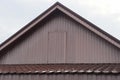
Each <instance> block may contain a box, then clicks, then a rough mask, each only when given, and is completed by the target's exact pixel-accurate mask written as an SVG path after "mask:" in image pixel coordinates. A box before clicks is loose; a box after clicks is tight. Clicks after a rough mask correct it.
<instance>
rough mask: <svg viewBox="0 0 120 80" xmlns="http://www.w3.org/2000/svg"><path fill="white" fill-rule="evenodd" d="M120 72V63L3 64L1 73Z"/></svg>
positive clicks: (0, 69)
mask: <svg viewBox="0 0 120 80" xmlns="http://www.w3.org/2000/svg"><path fill="white" fill-rule="evenodd" d="M81 73H82V74H120V63H113V64H112V63H107V64H106V63H101V64H13V65H11V64H3V65H0V74H81Z"/></svg>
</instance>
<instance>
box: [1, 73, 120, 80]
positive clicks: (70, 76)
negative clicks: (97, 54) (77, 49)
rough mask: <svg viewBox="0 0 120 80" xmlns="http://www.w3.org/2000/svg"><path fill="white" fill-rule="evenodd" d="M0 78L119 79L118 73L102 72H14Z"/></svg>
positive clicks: (20, 79) (37, 79)
mask: <svg viewBox="0 0 120 80" xmlns="http://www.w3.org/2000/svg"><path fill="white" fill-rule="evenodd" d="M0 80H120V75H110V74H109V75H104V74H103V75H102V74H96V75H95V74H43V75H42V74H35V75H34V74H29V75H28V74H19V75H17V74H14V75H10V74H7V75H0Z"/></svg>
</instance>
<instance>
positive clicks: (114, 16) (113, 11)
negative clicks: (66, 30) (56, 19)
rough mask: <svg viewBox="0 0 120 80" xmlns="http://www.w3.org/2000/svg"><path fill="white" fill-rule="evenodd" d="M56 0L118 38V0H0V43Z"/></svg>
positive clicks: (119, 34)
mask: <svg viewBox="0 0 120 80" xmlns="http://www.w3.org/2000/svg"><path fill="white" fill-rule="evenodd" d="M56 1H59V2H61V3H62V4H63V5H65V6H66V7H68V8H70V9H71V10H73V11H74V12H76V13H77V14H79V15H80V16H82V17H84V18H85V19H87V20H89V21H90V22H92V23H94V24H95V25H97V26H98V27H100V28H101V29H103V30H104V31H106V32H108V33H109V34H111V35H113V36H114V37H116V38H118V39H119V40H120V0H0V43H2V42H3V41H5V40H6V39H7V38H9V37H10V36H11V35H13V34H14V33H15V32H17V31H18V30H19V29H21V28H22V27H23V26H25V25H26V24H27V23H29V22H30V21H32V20H33V19H34V18H36V17H37V16H38V15H40V14H41V13H42V12H43V11H45V10H46V9H48V8H49V7H50V6H51V5H53V4H54V3H55V2H56Z"/></svg>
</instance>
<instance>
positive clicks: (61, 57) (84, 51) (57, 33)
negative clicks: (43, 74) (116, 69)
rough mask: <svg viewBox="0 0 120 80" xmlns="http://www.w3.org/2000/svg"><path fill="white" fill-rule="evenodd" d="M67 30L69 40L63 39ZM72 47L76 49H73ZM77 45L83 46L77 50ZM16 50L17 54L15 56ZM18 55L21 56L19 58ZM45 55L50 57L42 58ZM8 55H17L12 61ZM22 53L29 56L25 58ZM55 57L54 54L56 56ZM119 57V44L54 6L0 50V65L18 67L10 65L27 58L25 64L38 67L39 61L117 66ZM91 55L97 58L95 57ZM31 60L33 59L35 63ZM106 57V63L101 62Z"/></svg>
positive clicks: (92, 26) (82, 19)
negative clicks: (111, 64)
mask: <svg viewBox="0 0 120 80" xmlns="http://www.w3.org/2000/svg"><path fill="white" fill-rule="evenodd" d="M59 21H60V22H59ZM63 23H64V24H63ZM45 26H47V27H45ZM68 27H69V28H68ZM79 27H80V28H79ZM54 29H55V30H54ZM44 30H50V31H48V35H46V33H44ZM67 30H68V31H70V33H69V37H70V38H71V39H68V38H69V37H68V36H66V35H67ZM42 32H43V33H42ZM76 32H77V33H76ZM34 33H35V34H34ZM74 33H75V34H74ZM84 34H85V35H84ZM44 35H46V36H48V37H47V38H48V39H49V41H46V39H45V38H46V37H45V36H44ZM30 36H32V38H30ZM71 36H72V37H71ZM84 36H85V37H84ZM39 37H40V38H39ZM67 37H68V38H67ZM38 38H39V39H38ZM74 38H77V39H76V41H74V40H73V39H74ZM81 38H82V39H81ZM66 40H68V42H69V44H68V46H66V45H65V44H67V43H66ZM83 40H84V41H83ZM39 41H40V42H39ZM21 42H22V44H25V43H26V44H27V47H26V46H24V47H23V46H22V47H21V46H20V44H21ZM36 42H38V43H39V45H37V44H38V43H36ZM98 42H99V43H98ZM34 43H35V44H34ZM47 44H49V45H47ZM74 44H78V45H77V46H75V45H74ZM81 44H82V45H83V46H81ZM16 45H17V47H16ZM51 45H52V46H51ZM58 45H59V46H58ZM91 46H92V47H91ZM20 48H21V51H20V52H19V49H20ZM28 48H30V49H28ZM38 48H39V49H38ZM46 48H48V51H46V50H45V49H46ZM54 48H55V49H54ZM66 48H69V51H66ZM14 49H16V50H14ZM32 49H34V50H32ZM95 49H96V50H95ZM37 50H38V51H37ZM18 52H19V54H22V55H23V56H22V55H19V54H18ZM36 52H37V53H39V55H35V54H34V53H36ZM47 52H49V53H51V54H52V55H51V54H45V53H47ZM6 53H7V56H8V57H10V58H11V59H10V60H9V59H8V58H6V57H5V56H4V55H5V54H6ZM12 53H15V54H18V55H17V56H15V57H16V58H15V57H13V56H14V54H12ZM25 53H31V54H29V55H28V54H25ZM32 53H33V54H32ZM56 53H58V54H57V55H56ZM61 53H62V54H61ZM119 53H120V41H119V40H117V39H116V38H114V37H112V36H111V35H109V34H108V33H106V32H104V31H103V30H101V29H99V28H98V27H96V26H95V25H94V24H92V23H90V22H89V21H87V20H85V19H84V18H82V17H81V16H79V15H77V14H76V13H74V12H72V11H71V10H69V9H68V8H66V7H65V6H63V5H62V4H60V3H58V2H57V3H55V4H54V5H53V6H52V7H50V8H49V9H48V10H46V11H45V12H44V13H42V14H41V15H40V16H38V17H37V18H36V19H34V20H33V21H32V22H30V23H29V24H28V25H26V26H25V27H23V28H22V29H21V30H20V31H18V32H17V33H16V34H14V35H13V36H12V37H10V38H9V39H8V40H6V41H5V42H4V43H3V44H1V46H0V54H1V63H3V64H4V63H5V64H8V63H9V64H19V61H18V62H15V63H14V61H15V60H16V59H18V58H19V57H20V56H21V57H22V59H23V60H22V59H21V62H20V64H21V63H23V64H24V61H25V60H26V58H27V57H28V58H29V59H28V60H30V61H28V62H29V64H31V63H30V62H32V63H39V61H41V60H42V61H41V62H40V63H84V62H85V63H89V62H91V63H110V62H111V63H119V61H120V57H119V56H120V54H119ZM88 54H90V55H88ZM95 54H99V55H96V56H95ZM2 55H3V56H2ZM34 55H35V57H34ZM87 55H88V56H87ZM108 55H109V56H108ZM40 56H41V57H40ZM46 56H47V57H46ZM77 56H78V57H77ZM107 56H108V57H107ZM33 57H34V58H36V60H35V61H34V59H33ZM56 57H57V58H56ZM106 57H107V58H109V59H105V58H106ZM40 58H41V59H40ZM46 58H47V59H46ZM97 58H98V60H97ZM102 58H104V59H102ZM4 59H5V60H4ZM19 59H20V58H19ZM19 59H18V60H19ZM2 60H3V61H2ZM54 60H55V61H54ZM95 60H96V61H95ZM9 61H10V62H9ZM37 61H38V62H37ZM26 64H27V62H26Z"/></svg>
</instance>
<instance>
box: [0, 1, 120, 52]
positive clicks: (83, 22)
mask: <svg viewBox="0 0 120 80" xmlns="http://www.w3.org/2000/svg"><path fill="white" fill-rule="evenodd" d="M56 10H59V11H61V12H62V13H64V14H66V15H67V16H69V17H70V18H72V19H73V20H75V21H76V22H78V23H80V24H81V25H83V26H84V27H86V28H87V29H89V30H90V31H92V32H94V33H95V34H97V35H98V36H100V37H101V38H103V39H104V40H106V41H108V42H109V43H111V44H112V45H114V46H115V47H117V48H119V49H120V41H119V40H118V39H116V38H115V37H113V36H111V35H109V34H108V33H106V32H105V31H103V30H101V29H100V28H98V27H97V26H96V25H94V24H92V23H91V22H89V21H87V20H86V19H84V18H83V17H81V16H79V15H78V14H76V13H75V12H73V11H71V10H70V9H68V8H66V7H65V6H64V5H62V4H61V3H59V2H56V3H55V4H54V5H53V6H51V7H50V8H49V9H47V10H46V11H45V12H43V13H42V14H41V15H39V16H38V17H37V18H35V19H34V20H33V21H31V22H30V23H29V24H27V25H26V26H25V27H23V28H22V29H21V30H19V31H18V32H17V33H15V34H14V35H13V36H12V37H10V38H9V39H7V40H6V41H5V42H3V43H2V44H1V45H0V54H2V52H3V51H5V50H6V49H9V47H10V46H11V45H12V44H16V41H17V40H19V39H20V38H22V36H23V35H25V34H26V33H27V32H28V31H30V30H31V29H32V28H33V27H34V26H35V25H36V24H38V23H41V22H42V21H43V20H44V19H45V18H46V17H47V16H49V15H50V14H52V13H53V12H54V11H56Z"/></svg>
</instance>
